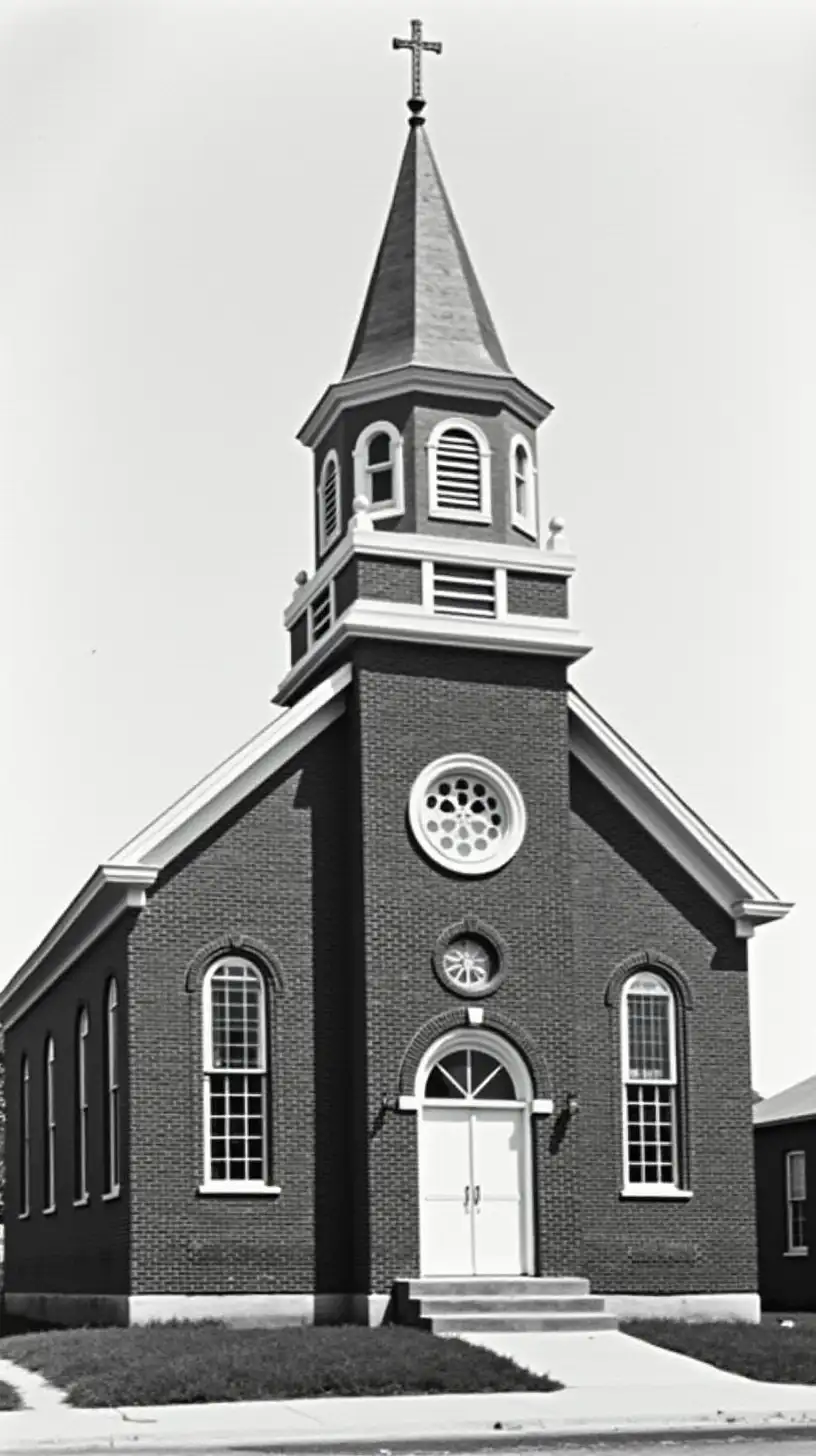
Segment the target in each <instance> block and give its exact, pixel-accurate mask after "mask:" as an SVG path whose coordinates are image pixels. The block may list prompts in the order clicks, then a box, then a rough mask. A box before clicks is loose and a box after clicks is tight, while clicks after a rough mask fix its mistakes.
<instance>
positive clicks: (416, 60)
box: [391, 20, 442, 110]
mask: <svg viewBox="0 0 816 1456" xmlns="http://www.w3.org/2000/svg"><path fill="white" fill-rule="evenodd" d="M391 44H392V45H393V47H394V50H395V51H410V52H411V101H414V102H420V103H421V105H424V104H425V98H424V96H423V95H422V52H423V51H433V52H434V55H437V56H439V55H441V54H442V42H441V41H440V40H423V39H422V21H421V20H412V21H411V39H410V40H398V39H397V37H396V36H394V39H393V41H392V42H391ZM408 104H409V106H410V104H411V103H410V102H409V103H408ZM411 109H412V110H413V109H414V108H413V107H412V108H411ZM417 109H421V107H419V108H417Z"/></svg>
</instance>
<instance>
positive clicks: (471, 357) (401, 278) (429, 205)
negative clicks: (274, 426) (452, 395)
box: [343, 126, 511, 380]
mask: <svg viewBox="0 0 816 1456" xmlns="http://www.w3.org/2000/svg"><path fill="white" fill-rule="evenodd" d="M412 364H416V365H422V366H425V367H426V368H441V369H453V370H462V371H465V372H474V373H478V374H510V372H511V371H510V365H509V364H508V362H507V358H506V356H505V353H504V350H503V348H502V346H501V343H500V342H499V336H498V333H497V332H496V326H495V324H494V323H493V319H492V318H491V316H490V310H489V308H488V306H487V303H486V301H485V297H484V294H483V293H482V290H481V288H480V287H479V281H478V279H477V277H476V273H475V270H474V268H473V264H472V263H471V261H470V258H469V256H468V251H467V248H466V247H465V243H464V239H463V237H462V234H461V232H460V231H459V225H458V223H457V221H456V218H455V217H454V213H453V208H452V207H451V204H450V201H449V199H448V195H447V192H446V191H445V185H444V183H443V181H442V177H441V175H440V172H439V168H438V166H437V164H436V158H435V157H434V154H433V151H432V150H431V144H430V141H429V140H428V136H427V131H426V128H425V127H424V126H412V127H411V128H410V131H409V134H408V140H407V142H406V144H405V150H404V152H403V154H402V162H401V164H400V169H399V175H398V177H397V185H396V188H395V190H394V196H393V199H392V202H391V208H390V211H389V213H388V218H387V221H386V224H385V230H384V232H383V237H382V242H381V243H380V248H379V252H378V254H377V259H376V262H375V264H374V271H373V273H372V275H371V281H370V283H369V285H368V292H367V294H366V298H365V302H364V304H363V308H362V313H361V315H360V321H359V323H358V325H357V331H356V333H355V336H354V342H353V343H352V346H351V353H350V354H349V358H348V363H347V364H346V369H345V373H344V375H343V378H344V380H349V379H356V378H359V377H360V376H367V375H371V374H379V373H382V372H383V371H385V370H391V369H399V368H402V367H403V366H405V365H412Z"/></svg>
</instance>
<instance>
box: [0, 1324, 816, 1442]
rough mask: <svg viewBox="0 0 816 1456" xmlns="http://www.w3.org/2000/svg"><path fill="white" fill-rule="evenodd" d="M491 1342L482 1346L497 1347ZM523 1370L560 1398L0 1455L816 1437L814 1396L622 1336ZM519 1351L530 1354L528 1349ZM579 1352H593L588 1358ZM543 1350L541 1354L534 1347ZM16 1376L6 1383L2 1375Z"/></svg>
mask: <svg viewBox="0 0 816 1456" xmlns="http://www.w3.org/2000/svg"><path fill="white" fill-rule="evenodd" d="M487 1338H488V1337H485V1340H487ZM494 1341H495V1342H496V1344H495V1346H494V1347H496V1348H501V1349H502V1352H503V1353H507V1354H512V1355H513V1358H515V1359H517V1360H519V1362H520V1363H524V1364H528V1365H532V1364H535V1365H541V1366H542V1367H544V1368H549V1370H550V1372H551V1373H552V1374H553V1376H554V1377H555V1378H557V1379H561V1380H565V1381H567V1382H568V1383H567V1386H566V1388H565V1389H564V1390H559V1391H554V1392H552V1393H551V1394H539V1393H538V1392H530V1393H520V1394H514V1395H418V1396H411V1395H402V1396H377V1397H373V1398H372V1397H368V1398H361V1399H347V1398H344V1399H336V1398H323V1399H318V1400H294V1401H252V1402H246V1403H243V1404H226V1405H208V1406H150V1407H137V1406H131V1407H125V1408H120V1409H118V1410H74V1409H72V1408H71V1407H68V1406H65V1405H61V1406H59V1407H57V1408H54V1406H53V1405H52V1406H51V1408H50V1409H46V1408H42V1409H32V1410H27V1411H13V1412H8V1413H3V1414H0V1449H2V1451H3V1452H4V1456H10V1453H11V1452H14V1451H19V1452H26V1451H32V1452H33V1451H41V1452H45V1451H47V1450H49V1449H58V1450H59V1451H60V1452H61V1453H67V1452H69V1451H71V1450H79V1449H82V1450H85V1451H88V1450H100V1451H101V1450H103V1449H105V1450H109V1451H111V1450H112V1451H125V1450H129V1449H130V1450H132V1449H134V1448H142V1449H143V1450H149V1449H151V1448H159V1447H160V1448H162V1449H166V1450H170V1449H178V1450H182V1449H184V1448H190V1447H199V1448H201V1449H204V1448H207V1449H211V1450H215V1449H218V1448H219V1447H221V1448H223V1447H226V1446H230V1445H233V1446H234V1445H236V1444H240V1445H241V1446H242V1447H251V1446H253V1445H255V1446H259V1447H264V1448H265V1449H269V1448H278V1449H289V1450H297V1449H299V1448H300V1449H303V1450H317V1449H319V1448H321V1447H327V1446H343V1445H346V1446H349V1447H353V1448H354V1449H355V1450H364V1449H365V1448H366V1447H369V1448H375V1449H377V1450H378V1451H379V1450H382V1448H387V1449H389V1450H393V1449H394V1448H395V1447H398V1446H400V1445H403V1446H404V1445H412V1446H417V1445H428V1446H431V1445H444V1446H446V1447H455V1446H464V1445H493V1444H502V1445H504V1444H514V1445H518V1444H519V1442H520V1441H523V1440H525V1439H529V1440H530V1441H532V1442H535V1444H537V1445H538V1444H542V1443H545V1442H555V1441H564V1440H572V1441H575V1440H578V1441H581V1440H586V1441H589V1440H598V1439H599V1438H600V1437H607V1438H615V1437H625V1436H629V1437H634V1436H637V1437H642V1438H645V1437H651V1436H654V1437H665V1436H667V1435H677V1436H681V1435H684V1436H693V1435H705V1436H708V1437H713V1436H716V1435H718V1434H726V1435H728V1436H730V1437H733V1436H735V1435H737V1434H739V1435H746V1434H748V1433H753V1432H756V1433H762V1434H763V1435H766V1436H767V1435H770V1434H771V1433H773V1432H776V1431H787V1432H793V1431H799V1432H800V1433H801V1434H805V1433H806V1432H810V1433H811V1434H812V1433H816V1386H795V1385H766V1384H761V1383H759V1382H755V1381H751V1380H746V1379H744V1378H743V1377H742V1376H739V1375H730V1374H728V1373H726V1372H723V1371H717V1370H713V1369H712V1368H711V1367H710V1366H706V1365H702V1364H700V1362H698V1361H696V1360H689V1359H687V1357H685V1356H682V1355H674V1354H672V1353H671V1352H670V1351H666V1350H659V1349H657V1347H655V1346H651V1345H644V1344H643V1343H642V1342H641V1341H638V1340H632V1339H631V1338H630V1337H629V1336H628V1335H622V1334H619V1333H616V1332H609V1333H603V1334H598V1335H574V1334H570V1335H568V1336H566V1337H565V1336H563V1335H561V1336H559V1335H548V1336H541V1335H539V1336H531V1335H504V1336H494V1337H492V1339H491V1344H493V1342H494ZM522 1342H529V1343H528V1344H527V1345H526V1347H522ZM581 1345H583V1349H581V1348H580V1346H581ZM533 1347H535V1348H533ZM6 1373H7V1371H6V1369H4V1371H3V1376H4V1378H5V1376H6Z"/></svg>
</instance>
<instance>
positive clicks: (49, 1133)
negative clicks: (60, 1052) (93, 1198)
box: [43, 1036, 57, 1213]
mask: <svg viewBox="0 0 816 1456" xmlns="http://www.w3.org/2000/svg"><path fill="white" fill-rule="evenodd" d="M56 1060H57V1058H56V1049H55V1047H54V1038H53V1036H49V1038H48V1040H47V1041H46V1043H45V1061H44V1065H43V1081H44V1086H43V1148H44V1152H45V1158H44V1165H43V1212H45V1213H53V1212H54V1209H55V1208H56V1206H57V1098H56V1087H55V1082H54V1078H55V1073H56Z"/></svg>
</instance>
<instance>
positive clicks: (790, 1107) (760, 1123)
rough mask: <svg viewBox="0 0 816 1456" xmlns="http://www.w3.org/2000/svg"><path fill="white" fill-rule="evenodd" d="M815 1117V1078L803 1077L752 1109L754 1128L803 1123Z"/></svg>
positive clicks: (764, 1099)
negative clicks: (802, 1079)
mask: <svg viewBox="0 0 816 1456" xmlns="http://www.w3.org/2000/svg"><path fill="white" fill-rule="evenodd" d="M809 1117H816V1076H814V1077H805V1080H804V1081H803V1082H795V1083H794V1085H793V1086H792V1087H785V1088H784V1090H783V1091H782V1092H777V1093H775V1094H774V1096H773V1097H765V1098H763V1100H762V1101H761V1102H757V1104H756V1106H755V1107H754V1127H767V1126H769V1125H770V1124H771V1123H775V1122H803V1121H804V1120H805V1119H806V1118H809Z"/></svg>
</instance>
